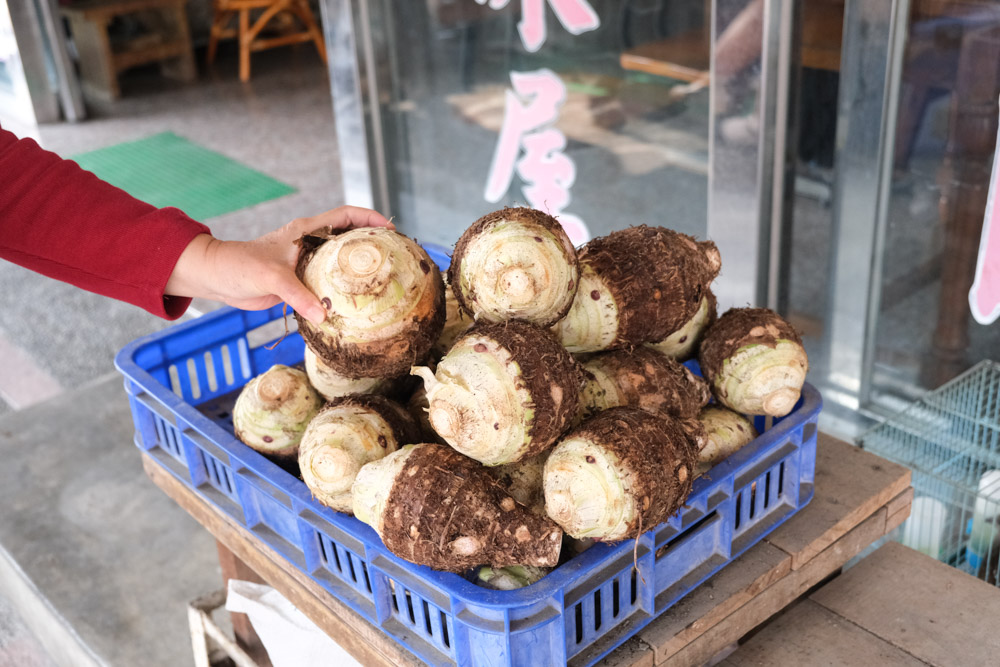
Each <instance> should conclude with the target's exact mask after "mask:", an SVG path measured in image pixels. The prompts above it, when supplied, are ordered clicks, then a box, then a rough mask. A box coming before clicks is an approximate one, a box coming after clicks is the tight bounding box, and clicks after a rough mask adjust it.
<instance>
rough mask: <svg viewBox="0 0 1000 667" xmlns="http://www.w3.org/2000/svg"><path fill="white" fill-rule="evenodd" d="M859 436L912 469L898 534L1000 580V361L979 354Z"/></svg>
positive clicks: (971, 571) (983, 576) (939, 556)
mask: <svg viewBox="0 0 1000 667" xmlns="http://www.w3.org/2000/svg"><path fill="white" fill-rule="evenodd" d="M858 444H859V445H860V446H861V447H863V448H865V449H868V450H870V451H872V452H874V453H876V454H878V455H880V456H882V457H884V458H887V459H889V460H891V461H895V462H897V463H900V464H902V465H905V466H908V467H909V468H910V469H911V470H912V471H913V489H914V499H913V509H912V511H911V514H910V518H909V519H907V520H906V522H905V523H904V524H903V525H902V526H901V527H900V529H899V532H898V533H897V535H896V539H897V540H898V541H900V542H902V543H903V544H905V545H907V546H909V547H911V548H913V549H916V550H918V551H921V552H923V553H925V554H927V555H929V556H932V557H934V558H936V559H938V560H940V561H942V562H945V563H948V564H950V565H953V566H955V567H957V568H959V569H962V570H964V571H966V572H968V573H969V574H972V575H973V576H976V577H978V578H980V579H983V580H985V581H987V582H988V583H991V584H993V585H994V586H996V585H1000V584H998V560H1000V364H998V363H997V362H994V361H989V360H987V361H982V362H980V363H979V364H977V365H976V366H974V367H973V368H971V369H969V370H968V371H966V372H965V373H963V374H962V375H960V376H958V377H956V378H955V379H953V380H951V381H949V382H948V383H946V384H944V385H942V386H941V387H939V388H938V389H935V390H933V391H930V392H928V393H927V394H926V395H925V396H924V397H923V398H921V399H920V400H919V401H917V402H915V403H913V404H912V405H910V406H909V407H908V408H906V409H905V410H903V411H902V412H900V413H899V414H897V415H896V416H894V417H892V418H890V419H888V420H887V421H885V422H883V423H882V424H879V425H878V426H875V427H873V428H871V429H869V430H868V431H866V432H865V433H863V434H862V435H861V436H860V437H859V438H858Z"/></svg>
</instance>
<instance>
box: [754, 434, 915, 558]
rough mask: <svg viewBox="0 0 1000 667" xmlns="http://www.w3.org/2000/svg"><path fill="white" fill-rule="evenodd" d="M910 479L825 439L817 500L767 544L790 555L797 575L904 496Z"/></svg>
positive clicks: (866, 455)
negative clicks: (835, 544)
mask: <svg viewBox="0 0 1000 667" xmlns="http://www.w3.org/2000/svg"><path fill="white" fill-rule="evenodd" d="M910 476H911V474H910V470H909V468H905V467H903V466H901V465H898V464H896V463H892V462H890V461H886V460H885V459H883V458H880V457H878V456H875V455H874V454H871V453H869V452H866V451H864V450H862V449H859V448H857V447H855V446H853V445H850V444H848V443H846V442H844V441H842V440H837V439H836V438H833V437H830V436H828V435H824V434H822V433H821V434H820V435H819V441H818V445H817V449H816V480H815V484H816V492H815V496H814V497H813V499H812V500H811V501H810V502H809V505H808V506H807V507H806V508H805V509H803V510H802V511H800V512H799V513H798V514H796V515H795V516H793V517H792V518H791V519H789V520H788V521H787V522H785V523H784V524H783V525H782V526H781V527H779V528H778V529H777V530H775V531H774V532H773V533H771V535H770V536H768V537H767V538H766V540H767V541H768V542H769V543H771V544H773V545H774V546H776V547H778V548H779V549H781V550H783V551H785V552H787V553H789V554H790V555H791V556H792V569H793V570H797V569H799V568H801V567H803V566H804V565H805V564H806V563H808V562H809V561H810V560H812V559H813V558H815V557H816V555H817V554H819V553H820V552H821V551H823V550H824V549H826V548H827V547H829V546H830V545H831V544H833V543H834V542H836V541H837V540H838V539H840V537H841V536H842V535H844V534H845V533H847V532H848V531H849V530H851V529H852V528H854V526H857V525H858V524H859V523H860V522H861V521H863V520H864V519H865V517H868V516H870V515H871V514H872V513H873V512H874V511H875V510H877V509H878V508H880V507H882V506H884V505H885V504H886V503H888V502H889V501H890V500H892V499H893V498H895V497H896V496H898V495H899V494H901V493H903V492H905V491H906V489H907V488H908V487H909V486H910Z"/></svg>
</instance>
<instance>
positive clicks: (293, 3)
mask: <svg viewBox="0 0 1000 667" xmlns="http://www.w3.org/2000/svg"><path fill="white" fill-rule="evenodd" d="M213 9H214V14H215V15H214V18H213V19H212V28H211V31H210V33H209V38H208V53H207V55H206V61H207V62H208V64H211V63H212V61H214V60H215V50H216V48H217V47H218V45H219V40H220V39H231V38H234V37H235V38H238V39H239V42H240V81H249V80H250V52H251V51H261V50H263V49H270V48H273V47H276V46H285V45H287V44H298V43H300V42H308V41H312V42H313V43H314V44H315V45H316V50H317V51H318V52H319V57H320V58H322V59H323V62H324V63H325V62H326V48H325V47H324V45H323V35H322V33H321V32H320V29H319V25H317V23H316V19H315V18H314V16H313V13H312V10H311V9H310V8H309V0H214V7H213ZM234 16H237V17H238V21H237V26H236V27H232V28H231V27H228V26H229V23H230V21H231V20H232V18H233V17H234ZM253 17H255V18H254V20H253V21H252V22H251V18H253ZM295 18H297V19H298V20H299V21H300V22H301V24H302V26H303V28H302V29H297V26H295V23H294V19H295ZM272 22H274V24H275V27H276V28H277V31H276V34H275V35H273V36H261V32H262V31H263V30H264V29H265V28H267V27H268V25H269V24H271V23H272Z"/></svg>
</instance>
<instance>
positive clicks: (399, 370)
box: [295, 234, 445, 379]
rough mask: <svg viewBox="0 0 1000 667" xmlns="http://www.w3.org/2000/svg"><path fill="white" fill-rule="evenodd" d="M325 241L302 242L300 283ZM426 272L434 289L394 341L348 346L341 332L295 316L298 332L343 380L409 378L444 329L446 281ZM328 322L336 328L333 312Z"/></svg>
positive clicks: (423, 254) (298, 268)
mask: <svg viewBox="0 0 1000 667" xmlns="http://www.w3.org/2000/svg"><path fill="white" fill-rule="evenodd" d="M335 235H336V234H334V235H332V236H331V237H330V238H332V237H333V236H335ZM325 242H326V239H324V238H322V237H319V236H314V235H309V236H304V237H303V238H302V239H301V241H300V246H301V247H300V250H299V258H298V262H297V263H296V267H295V273H296V275H297V276H298V277H299V280H301V279H302V276H303V275H304V273H305V268H306V265H308V263H309V261H310V259H312V256H313V255H314V254H315V253H316V250H317V249H318V248H319V246H320V245H322V244H323V243H325ZM418 247H419V246H418ZM420 253H421V257H422V259H423V262H427V263H428V266H431V265H432V264H431V259H430V257H429V256H428V255H427V253H426V252H425V251H424V249H423V248H420ZM423 262H422V263H421V265H423ZM425 273H430V274H432V277H431V288H430V289H426V290H424V293H423V295H422V296H421V298H420V301H419V302H418V303H417V304H416V306H415V307H414V308H413V310H412V311H411V312H412V313H413V315H411V316H410V317H411V319H410V322H409V326H408V328H407V329H406V330H405V331H403V332H402V333H400V334H399V335H398V336H396V337H394V338H391V339H386V340H377V341H372V342H370V343H348V342H346V341H344V340H343V339H342V337H341V336H340V335H339V331H337V332H336V333H333V334H328V333H325V332H323V331H320V330H319V329H318V328H316V327H315V326H314V325H313V324H312V323H311V322H310V321H309V320H307V319H306V318H304V317H302V316H301V315H299V313H295V320H296V321H297V322H298V323H299V333H300V334H302V338H303V340H305V342H306V345H308V346H309V347H310V348H311V349H312V351H313V352H315V353H316V356H318V357H319V358H320V359H321V360H322V361H323V362H324V363H325V364H326V365H327V366H329V367H330V368H332V369H333V370H334V371H336V372H337V373H339V374H340V375H343V376H344V377H347V378H352V379H357V378H391V377H397V376H403V375H406V374H408V373H409V372H410V367H411V366H415V365H419V364H422V363H423V362H424V361H426V360H427V358H428V357H429V356H430V351H431V348H432V347H433V345H434V343H435V342H437V339H438V338H439V337H440V336H441V331H442V330H443V329H444V320H445V308H444V281H443V280H442V279H441V274H440V272H438V271H427V272H425ZM414 289H416V287H415V288H414ZM328 320H332V321H333V322H334V326H336V324H335V322H336V315H335V314H333V313H330V314H329V315H328Z"/></svg>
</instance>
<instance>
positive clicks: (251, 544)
mask: <svg viewBox="0 0 1000 667" xmlns="http://www.w3.org/2000/svg"><path fill="white" fill-rule="evenodd" d="M142 465H143V469H144V470H145V471H146V474H147V475H148V476H149V478H150V479H151V480H152V481H153V483H154V484H156V485H157V486H158V487H160V489H162V490H163V492H164V493H166V494H167V495H168V496H170V497H171V498H172V499H173V500H174V501H175V502H176V503H177V504H178V505H180V506H181V507H182V508H184V510H185V511H187V513H188V514H190V515H191V516H192V517H194V519H195V520H196V521H198V523H200V524H201V525H203V526H204V527H205V528H206V529H207V530H208V531H209V532H210V533H211V534H212V535H213V536H215V538H216V539H217V540H219V541H220V542H222V543H223V544H224V545H225V546H226V547H227V548H228V549H229V550H230V551H232V552H233V554H234V555H235V556H236V557H237V558H239V559H240V560H242V561H243V562H244V563H246V565H247V566H248V567H250V569H251V570H253V571H254V572H256V573H257V574H259V575H260V576H261V578H263V579H264V581H266V582H267V583H268V584H269V585H271V586H273V587H274V588H275V589H277V590H279V591H280V592H281V594H282V595H284V596H285V597H286V598H288V600H289V601H290V602H291V603H292V604H293V605H294V606H295V607H296V608H297V609H299V610H300V611H301V612H302V613H304V614H305V615H306V616H308V617H309V618H310V619H312V621H313V622H314V623H316V625H318V626H319V627H320V628H321V629H322V630H323V631H324V632H326V633H327V634H328V635H329V636H330V637H333V638H335V641H336V642H337V643H338V644H340V646H342V647H343V648H344V650H346V651H347V652H348V653H350V654H351V655H352V656H354V657H355V658H356V659H357V660H358V661H359V662H361V664H363V665H366V667H367V666H374V667H380V666H384V667H397V666H413V667H416V666H417V665H422V664H423V663H422V662H421V661H419V660H417V658H416V657H414V656H413V655H412V654H411V653H409V652H408V651H407V650H406V649H404V648H403V647H402V646H401V645H400V644H398V643H397V642H395V641H394V640H392V639H390V638H389V637H388V636H387V635H386V634H385V633H383V632H382V631H381V630H379V629H378V628H376V627H375V626H373V625H371V624H370V623H368V622H367V621H366V620H365V619H364V618H362V617H361V616H360V615H358V614H357V613H356V612H354V611H353V610H352V609H350V608H349V607H347V606H346V605H344V604H343V603H341V602H340V601H339V600H337V598H335V597H334V596H333V595H331V594H329V593H327V592H326V591H325V590H323V588H321V587H320V586H319V584H317V583H316V582H315V581H313V580H312V579H311V578H310V577H308V576H307V575H305V574H303V573H302V572H300V571H299V570H298V569H297V568H295V567H294V566H292V565H291V564H290V563H289V562H288V560H287V559H286V558H284V557H283V556H282V555H281V554H279V553H277V552H275V551H274V550H273V549H271V548H270V547H268V546H267V545H266V544H264V543H263V542H261V541H260V539H258V538H257V537H255V536H254V535H253V534H252V533H250V532H249V531H248V530H247V529H246V528H244V527H243V526H241V525H240V524H238V523H236V522H235V521H234V520H233V519H231V518H229V517H227V516H225V515H224V514H222V513H221V512H220V511H219V510H217V509H215V507H213V506H212V505H210V504H208V503H207V502H205V501H204V500H202V499H201V498H200V497H199V496H198V495H197V494H195V493H194V492H193V491H191V490H190V489H189V488H187V487H186V486H185V485H184V484H182V483H181V482H180V481H178V480H177V479H176V478H175V477H174V476H173V475H171V474H170V473H169V472H167V471H166V469H164V468H163V467H162V466H161V465H160V464H159V463H157V462H156V461H154V460H153V459H152V458H151V457H150V456H149V455H148V454H145V453H143V455H142Z"/></svg>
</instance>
